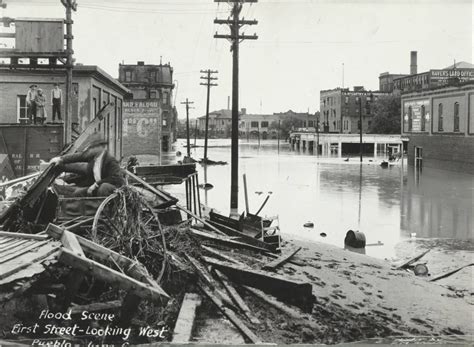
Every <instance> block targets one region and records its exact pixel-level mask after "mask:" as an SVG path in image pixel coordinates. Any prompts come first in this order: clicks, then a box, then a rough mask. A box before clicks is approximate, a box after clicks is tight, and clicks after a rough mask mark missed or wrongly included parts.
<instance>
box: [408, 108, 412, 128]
mask: <svg viewBox="0 0 474 347" xmlns="http://www.w3.org/2000/svg"><path fill="white" fill-rule="evenodd" d="M412 128H413V110H412V108H411V106H410V107H408V131H412Z"/></svg>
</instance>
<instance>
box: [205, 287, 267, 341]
mask: <svg viewBox="0 0 474 347" xmlns="http://www.w3.org/2000/svg"><path fill="white" fill-rule="evenodd" d="M199 288H200V289H201V290H202V291H203V293H204V294H206V296H207V297H208V298H209V299H210V300H211V301H212V302H213V303H214V304H215V305H216V306H217V307H218V308H219V310H221V312H222V313H223V314H224V315H225V316H226V317H227V318H228V319H229V320H230V321H231V322H232V324H234V325H235V327H236V328H237V329H239V331H240V332H241V333H242V334H243V335H244V336H245V337H246V338H247V339H248V340H250V341H251V342H252V343H254V344H261V343H263V341H262V340H261V339H260V338H259V337H257V335H255V334H254V333H253V332H252V331H251V330H250V329H249V328H248V327H247V326H246V325H245V324H244V323H243V322H242V321H241V320H240V319H239V318H238V317H237V315H236V314H235V313H234V312H233V311H232V310H231V309H229V308H227V307H225V305H224V303H223V302H222V300H220V299H219V298H218V297H217V296H216V295H214V293H213V292H212V290H211V289H210V288H209V287H207V286H206V285H203V284H199Z"/></svg>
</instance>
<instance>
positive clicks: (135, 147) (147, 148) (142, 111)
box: [123, 100, 162, 157]
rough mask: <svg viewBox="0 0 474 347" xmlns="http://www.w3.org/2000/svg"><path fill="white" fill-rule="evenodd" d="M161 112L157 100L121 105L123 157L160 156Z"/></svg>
mask: <svg viewBox="0 0 474 347" xmlns="http://www.w3.org/2000/svg"><path fill="white" fill-rule="evenodd" d="M161 116H162V110H161V105H160V103H159V101H157V100H131V101H124V103H123V155H124V157H127V156H131V155H137V154H152V155H158V156H159V155H160V146H161V140H160V139H161Z"/></svg>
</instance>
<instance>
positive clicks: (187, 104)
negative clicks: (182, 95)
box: [182, 98, 194, 158]
mask: <svg viewBox="0 0 474 347" xmlns="http://www.w3.org/2000/svg"><path fill="white" fill-rule="evenodd" d="M182 104H183V105H186V144H187V146H188V151H187V153H188V158H191V143H190V141H189V109H190V108H191V107H189V105H191V104H194V102H192V101H189V100H188V98H186V101H184V102H182Z"/></svg>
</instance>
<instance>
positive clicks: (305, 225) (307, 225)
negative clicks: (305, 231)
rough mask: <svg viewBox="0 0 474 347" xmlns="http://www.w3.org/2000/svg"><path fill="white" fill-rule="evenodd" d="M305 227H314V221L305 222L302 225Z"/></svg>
mask: <svg viewBox="0 0 474 347" xmlns="http://www.w3.org/2000/svg"><path fill="white" fill-rule="evenodd" d="M303 226H304V227H305V228H314V223H313V222H306V223H304V225H303Z"/></svg>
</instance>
